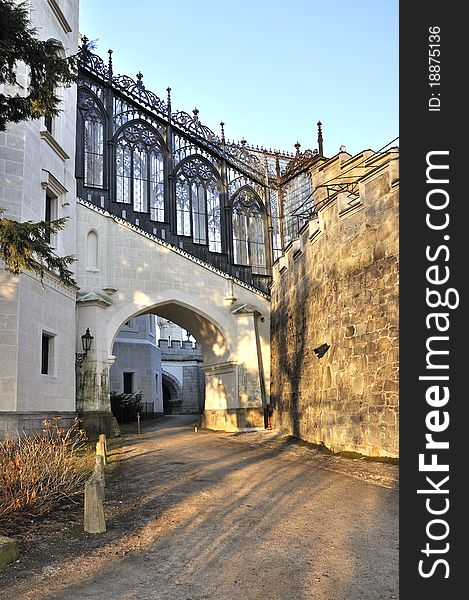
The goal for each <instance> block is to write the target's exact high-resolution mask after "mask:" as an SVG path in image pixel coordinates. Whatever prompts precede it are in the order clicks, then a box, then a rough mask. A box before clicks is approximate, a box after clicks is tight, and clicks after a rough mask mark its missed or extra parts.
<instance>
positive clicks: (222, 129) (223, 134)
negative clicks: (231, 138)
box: [220, 121, 225, 144]
mask: <svg viewBox="0 0 469 600" xmlns="http://www.w3.org/2000/svg"><path fill="white" fill-rule="evenodd" d="M220 127H221V141H222V143H223V144H224V143H225V124H224V123H223V121H220Z"/></svg>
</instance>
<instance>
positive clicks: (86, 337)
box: [75, 327, 94, 367]
mask: <svg viewBox="0 0 469 600" xmlns="http://www.w3.org/2000/svg"><path fill="white" fill-rule="evenodd" d="M93 340H94V337H93V336H92V335H91V333H90V328H89V327H87V328H86V332H85V333H84V334H83V335H82V336H81V344H82V346H83V350H84V352H80V353H76V354H75V367H81V365H82V364H83V361H84V360H85V356H86V355H87V354H88V352H89V350H90V348H91V342H92V341H93Z"/></svg>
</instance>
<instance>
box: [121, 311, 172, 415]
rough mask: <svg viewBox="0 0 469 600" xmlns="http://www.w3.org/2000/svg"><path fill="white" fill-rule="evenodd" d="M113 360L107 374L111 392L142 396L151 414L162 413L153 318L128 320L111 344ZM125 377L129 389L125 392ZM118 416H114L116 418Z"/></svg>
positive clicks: (159, 365) (159, 352) (159, 373)
mask: <svg viewBox="0 0 469 600" xmlns="http://www.w3.org/2000/svg"><path fill="white" fill-rule="evenodd" d="M113 354H114V356H115V357H116V360H115V362H114V364H113V365H112V367H111V372H110V388H111V392H116V393H117V394H123V393H134V392H142V401H143V402H144V403H153V411H152V412H154V413H158V414H162V413H163V391H162V376H161V350H160V349H159V348H158V345H157V339H156V327H155V316H154V315H142V316H140V317H135V318H134V319H130V321H128V322H127V323H125V324H124V326H123V327H122V328H121V329H120V330H119V333H118V334H117V337H116V341H115V342H114V347H113ZM124 373H126V374H129V375H130V377H128V378H127V381H128V383H129V385H130V387H131V388H132V389H130V390H126V389H125V385H124ZM115 416H117V415H115Z"/></svg>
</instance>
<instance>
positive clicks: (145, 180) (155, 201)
mask: <svg viewBox="0 0 469 600" xmlns="http://www.w3.org/2000/svg"><path fill="white" fill-rule="evenodd" d="M116 201H117V202H123V203H125V204H132V205H133V209H134V211H136V212H145V213H148V212H150V218H151V219H152V220H154V221H164V159H163V153H162V150H161V147H160V144H159V141H158V138H157V136H156V134H155V132H154V131H152V130H151V129H150V128H149V127H147V126H146V125H145V124H144V123H140V122H132V123H129V125H127V126H126V127H125V128H124V129H123V130H122V131H121V132H120V133H119V135H118V137H117V141H116Z"/></svg>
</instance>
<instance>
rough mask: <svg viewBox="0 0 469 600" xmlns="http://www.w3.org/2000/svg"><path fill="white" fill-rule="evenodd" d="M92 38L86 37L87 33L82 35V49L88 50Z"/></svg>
mask: <svg viewBox="0 0 469 600" xmlns="http://www.w3.org/2000/svg"><path fill="white" fill-rule="evenodd" d="M89 41H90V40H89V39H88V38H87V37H86V35H84V36H82V38H81V48H82V50H88V42H89Z"/></svg>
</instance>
